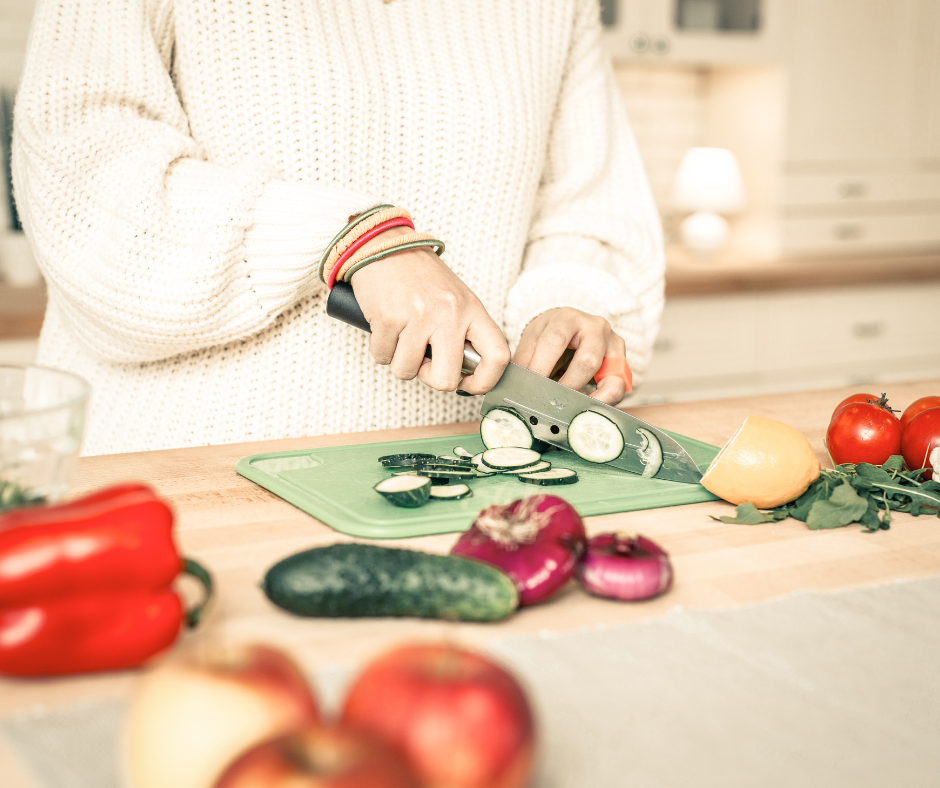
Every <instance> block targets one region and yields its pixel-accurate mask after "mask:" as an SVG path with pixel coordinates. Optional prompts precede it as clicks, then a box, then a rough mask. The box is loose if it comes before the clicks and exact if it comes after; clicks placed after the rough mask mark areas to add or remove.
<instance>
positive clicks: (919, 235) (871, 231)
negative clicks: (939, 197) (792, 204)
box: [780, 215, 940, 254]
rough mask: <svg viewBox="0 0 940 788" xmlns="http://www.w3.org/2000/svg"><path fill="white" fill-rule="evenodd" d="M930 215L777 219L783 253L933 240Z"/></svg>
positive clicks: (929, 242) (891, 246)
mask: <svg viewBox="0 0 940 788" xmlns="http://www.w3.org/2000/svg"><path fill="white" fill-rule="evenodd" d="M936 226H937V217H936V216H932V215H910V216H864V217H854V218H853V217H846V218H832V217H827V218H818V219H816V218H813V219H781V220H780V241H781V247H782V249H783V252H784V254H812V253H839V252H867V251H877V250H886V251H888V250H893V249H904V248H911V247H923V246H929V245H932V244H936V243H937V237H938V234H940V233H938V231H937V229H936Z"/></svg>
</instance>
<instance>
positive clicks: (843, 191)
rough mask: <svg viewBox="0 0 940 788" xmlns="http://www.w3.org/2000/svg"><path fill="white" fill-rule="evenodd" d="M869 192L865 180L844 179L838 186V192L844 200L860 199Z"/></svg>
mask: <svg viewBox="0 0 940 788" xmlns="http://www.w3.org/2000/svg"><path fill="white" fill-rule="evenodd" d="M867 193H868V184H866V183H865V181H842V183H840V184H839V185H838V186H837V187H836V194H838V195H839V197H841V198H842V199H843V200H860V199H862V197H864V196H865V195H866V194H867Z"/></svg>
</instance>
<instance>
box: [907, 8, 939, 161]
mask: <svg viewBox="0 0 940 788" xmlns="http://www.w3.org/2000/svg"><path fill="white" fill-rule="evenodd" d="M917 12H918V14H917V38H916V50H915V51H916V57H915V83H914V84H915V87H916V96H917V100H916V101H915V102H914V129H913V150H914V156H915V158H916V159H917V160H918V164H919V165H921V166H923V165H927V166H933V167H934V168H936V169H940V2H938V0H919V3H918V9H917Z"/></svg>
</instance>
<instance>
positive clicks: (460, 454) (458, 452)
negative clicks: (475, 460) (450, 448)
mask: <svg viewBox="0 0 940 788" xmlns="http://www.w3.org/2000/svg"><path fill="white" fill-rule="evenodd" d="M454 454H456V455H457V456H458V457H466V458H467V459H468V460H469V459H470V458H471V457H472V456H473V455H472V454H471V453H470V452H468V451H467V450H466V449H465V448H464V447H463V446H455V447H454Z"/></svg>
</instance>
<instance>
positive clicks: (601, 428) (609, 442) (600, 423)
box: [568, 410, 624, 463]
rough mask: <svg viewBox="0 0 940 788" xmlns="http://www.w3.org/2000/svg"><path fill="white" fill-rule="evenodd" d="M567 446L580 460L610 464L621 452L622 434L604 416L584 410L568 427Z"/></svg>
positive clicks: (622, 444)
mask: <svg viewBox="0 0 940 788" xmlns="http://www.w3.org/2000/svg"><path fill="white" fill-rule="evenodd" d="M568 446H569V447H571V451H573V452H574V453H575V454H577V455H578V456H579V457H580V458H581V459H582V460H587V461H588V462H596V463H604V462H610V461H611V460H616V459H617V458H618V457H619V456H620V455H621V453H622V452H623V446H624V440H623V433H622V432H620V429H619V428H618V427H617V425H616V424H614V423H613V422H612V421H611V420H610V419H608V418H607V417H606V416H602V415H601V414H600V413H595V412H594V411H593V410H585V411H581V413H579V414H578V415H577V416H575V417H574V418H573V419H572V420H571V424H569V425H568Z"/></svg>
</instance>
